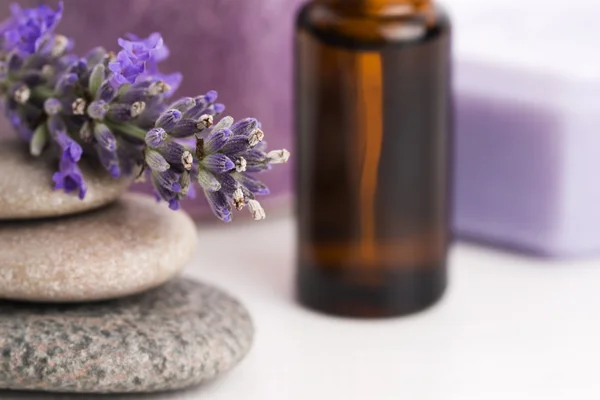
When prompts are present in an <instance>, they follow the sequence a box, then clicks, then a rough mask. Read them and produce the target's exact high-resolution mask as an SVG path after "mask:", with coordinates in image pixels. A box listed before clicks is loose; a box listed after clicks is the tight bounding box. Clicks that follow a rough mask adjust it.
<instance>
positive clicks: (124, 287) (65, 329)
mask: <svg viewBox="0 0 600 400" xmlns="http://www.w3.org/2000/svg"><path fill="white" fill-rule="evenodd" d="M48 153H50V152H48ZM56 163H57V161H56V160H55V159H52V158H51V156H50V155H46V156H42V157H40V158H33V157H31V156H30V155H29V154H28V150H27V146H26V145H25V144H23V143H21V142H19V141H12V140H4V141H2V142H0V298H1V299H3V300H1V301H0V389H17V390H41V391H58V392H79V393H122V392H151V391H163V390H172V389H179V388H185V387H188V386H191V385H196V384H199V383H201V382H203V381H205V380H207V379H211V378H214V377H216V376H218V375H220V374H222V373H223V372H226V371H227V370H229V369H230V368H232V367H233V366H235V365H236V364H237V363H238V362H239V361H240V360H241V359H242V358H243V357H244V356H245V354H246V353H247V352H248V350H249V348H250V345H251V343H252V336H253V328H252V322H251V320H250V317H249V315H248V313H247V311H246V309H245V308H244V307H243V306H242V305H241V304H240V303H238V302H237V301H236V300H234V299H233V298H231V297H229V296H228V295H227V294H225V293H223V292H221V291H220V290H218V289H216V288H214V287H211V286H208V285H204V284H202V283H199V282H196V281H193V280H190V279H185V278H181V277H178V274H179V273H180V272H181V270H182V268H183V267H184V265H185V264H186V263H187V262H188V261H189V259H190V257H191V256H192V254H193V251H194V246H195V244H196V241H197V237H196V227H195V225H194V223H193V221H192V220H191V219H190V218H189V217H188V216H187V215H186V214H185V213H184V212H183V211H177V212H173V211H171V210H169V209H168V208H167V207H166V206H165V204H158V203H156V201H155V200H154V199H153V198H151V197H148V196H144V195H139V194H138V195H135V194H124V192H125V191H126V189H127V187H128V185H129V183H130V181H129V180H127V179H120V180H115V179H113V178H111V177H110V176H108V175H106V174H105V173H104V170H103V169H102V168H99V167H97V166H95V165H91V164H87V165H86V164H85V163H82V164H83V165H82V167H83V168H82V171H83V175H84V178H85V180H86V182H87V184H88V192H87V195H86V197H85V199H84V200H80V199H79V198H78V197H77V196H75V195H69V194H66V193H64V192H62V191H54V190H53V189H52V185H51V183H52V173H53V171H54V169H55V166H56ZM0 397H2V396H1V394H0Z"/></svg>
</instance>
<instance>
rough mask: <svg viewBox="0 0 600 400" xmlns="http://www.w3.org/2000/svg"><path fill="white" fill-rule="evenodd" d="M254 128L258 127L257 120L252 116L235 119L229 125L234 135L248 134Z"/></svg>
mask: <svg viewBox="0 0 600 400" xmlns="http://www.w3.org/2000/svg"><path fill="white" fill-rule="evenodd" d="M256 128H258V121H257V120H256V119H254V118H245V119H242V120H239V121H237V122H236V123H235V124H233V125H232V126H231V131H232V132H233V134H234V135H236V136H237V135H244V136H249V135H250V134H251V133H252V132H253V131H254V130H255V129H256Z"/></svg>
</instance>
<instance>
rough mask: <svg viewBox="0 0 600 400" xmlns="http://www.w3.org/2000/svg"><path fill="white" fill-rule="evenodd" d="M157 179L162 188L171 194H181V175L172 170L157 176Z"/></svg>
mask: <svg viewBox="0 0 600 400" xmlns="http://www.w3.org/2000/svg"><path fill="white" fill-rule="evenodd" d="M155 177H156V180H157V182H158V183H159V185H160V186H162V187H164V188H166V189H168V190H170V191H171V192H175V193H179V192H180V191H181V184H180V183H179V175H178V174H177V173H175V172H173V171H171V170H170V169H169V170H166V171H165V172H161V173H157V174H155Z"/></svg>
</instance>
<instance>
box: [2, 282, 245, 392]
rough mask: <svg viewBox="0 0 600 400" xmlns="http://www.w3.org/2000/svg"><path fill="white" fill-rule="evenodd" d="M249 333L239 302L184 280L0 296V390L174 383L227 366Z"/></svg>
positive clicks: (134, 388)
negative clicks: (42, 298) (87, 298)
mask: <svg viewBox="0 0 600 400" xmlns="http://www.w3.org/2000/svg"><path fill="white" fill-rule="evenodd" d="M252 338H253V327H252V322H251V319H250V316H249V315H248V312H247V311H246V309H245V308H244V307H243V306H242V305H240V303H238V302H237V301H236V300H234V299H233V298H231V297H229V296H228V295H227V294H225V293H223V292H222V291H220V290H218V289H216V288H214V287H211V286H208V285H205V284H202V283H198V282H196V281H193V280H188V279H182V278H179V279H176V280H174V281H171V282H169V283H167V284H166V285H164V286H162V287H159V288H157V289H153V290H151V291H149V292H146V293H143V294H139V295H135V296H131V297H126V298H123V299H119V300H113V301H109V302H102V303H91V304H79V305H33V304H28V303H11V302H0V389H13V390H42V391H49V392H78V393H122V392H152V391H162V390H173V389H181V388H185V387H189V386H192V385H196V384H199V383H201V382H204V381H206V380H209V379H212V378H215V377H216V376H218V375H221V374H223V373H224V372H226V371H228V370H230V369H231V368H232V367H233V366H235V365H236V364H237V363H238V362H239V361H240V360H241V359H242V358H243V357H244V356H245V355H246V353H247V352H248V351H249V349H250V346H251V344H252Z"/></svg>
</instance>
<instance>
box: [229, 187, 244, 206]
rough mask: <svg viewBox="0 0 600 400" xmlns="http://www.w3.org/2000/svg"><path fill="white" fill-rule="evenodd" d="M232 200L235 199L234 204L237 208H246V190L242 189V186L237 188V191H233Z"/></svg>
mask: <svg viewBox="0 0 600 400" xmlns="http://www.w3.org/2000/svg"><path fill="white" fill-rule="evenodd" d="M232 200H233V206H234V207H235V208H236V209H237V210H241V209H242V208H244V205H245V203H244V192H243V191H242V189H241V188H237V189H235V191H234V192H233V195H232Z"/></svg>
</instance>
